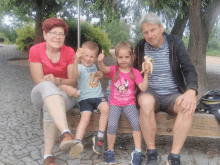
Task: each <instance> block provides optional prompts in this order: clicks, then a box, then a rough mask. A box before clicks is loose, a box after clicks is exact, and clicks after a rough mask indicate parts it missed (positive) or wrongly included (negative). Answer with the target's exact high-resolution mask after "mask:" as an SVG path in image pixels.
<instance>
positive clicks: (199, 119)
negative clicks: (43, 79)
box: [67, 108, 220, 138]
mask: <svg viewBox="0 0 220 165" xmlns="http://www.w3.org/2000/svg"><path fill="white" fill-rule="evenodd" d="M79 114H80V113H79V110H78V109H77V108H74V109H73V110H70V111H69V112H68V113H67V120H68V124H69V127H70V129H72V130H76V128H77V125H78V123H79V120H80V115H79ZM99 116H100V114H99V113H93V114H92V117H91V121H90V124H89V125H88V127H87V129H86V131H98V126H99ZM175 119H176V117H175V116H171V115H168V114H167V113H164V112H159V113H157V114H156V120H157V134H158V135H173V125H174V122H175ZM118 132H120V133H132V129H131V127H130V123H129V121H128V120H127V117H126V116H125V114H124V113H122V115H121V117H120V121H119V126H118ZM189 136H196V137H210V138H220V125H219V124H218V122H217V121H216V119H215V117H214V115H211V114H201V113H195V114H194V118H193V124H192V129H191V131H190V132H189Z"/></svg>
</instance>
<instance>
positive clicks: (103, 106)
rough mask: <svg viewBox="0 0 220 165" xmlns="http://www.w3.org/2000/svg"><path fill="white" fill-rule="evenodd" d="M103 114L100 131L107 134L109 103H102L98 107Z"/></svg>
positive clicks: (100, 120)
mask: <svg viewBox="0 0 220 165" xmlns="http://www.w3.org/2000/svg"><path fill="white" fill-rule="evenodd" d="M98 109H99V111H100V112H101V115H100V119H99V130H100V131H102V132H105V130H106V127H107V123H108V114H109V105H108V103H107V102H102V103H100V105H99V107H98Z"/></svg>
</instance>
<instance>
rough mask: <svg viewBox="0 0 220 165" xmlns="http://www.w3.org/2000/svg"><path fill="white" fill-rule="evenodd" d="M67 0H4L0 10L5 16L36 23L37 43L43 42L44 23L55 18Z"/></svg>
mask: <svg viewBox="0 0 220 165" xmlns="http://www.w3.org/2000/svg"><path fill="white" fill-rule="evenodd" d="M65 3H66V0H10V1H8V0H2V1H1V6H0V9H1V11H3V12H4V13H5V14H11V15H14V16H16V17H18V18H19V19H21V20H24V21H25V22H30V21H33V22H35V24H36V25H35V41H34V42H35V43H39V42H41V41H42V40H43V37H42V36H43V35H42V21H43V20H44V19H45V18H48V17H51V16H55V15H56V13H57V12H58V11H60V10H61V8H62V6H63V5H64V4H65Z"/></svg>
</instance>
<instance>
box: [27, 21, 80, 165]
mask: <svg viewBox="0 0 220 165" xmlns="http://www.w3.org/2000/svg"><path fill="white" fill-rule="evenodd" d="M67 32H68V26H67V24H66V23H65V22H64V21H63V20H62V19H58V18H49V19H46V20H45V21H44V22H43V36H44V39H45V42H43V43H40V44H37V45H34V46H33V47H31V49H30V53H29V62H30V70H31V75H32V78H33V81H34V83H35V87H34V88H33V90H32V92H31V99H32V102H33V104H34V107H35V108H37V109H43V114H44V116H43V121H44V126H43V129H44V144H45V151H44V164H45V165H57V163H56V162H55V158H54V156H53V154H52V150H53V147H54V144H55V139H56V137H57V134H58V131H60V132H61V138H60V149H61V150H68V149H70V148H71V147H72V150H71V151H70V156H73V157H77V156H78V153H77V152H78V151H77V148H75V147H73V146H74V145H75V144H76V143H77V141H76V140H75V137H74V136H73V135H72V133H71V132H70V129H69V127H68V124H67V118H66V111H68V110H70V109H71V108H72V107H73V106H74V104H75V98H74V97H78V96H79V92H78V91H77V90H76V89H75V88H73V87H72V86H75V85H76V79H73V76H72V75H73V62H74V57H75V52H74V50H73V49H72V48H70V47H67V46H65V45H64V40H65V36H66V34H67ZM79 152H80V151H79Z"/></svg>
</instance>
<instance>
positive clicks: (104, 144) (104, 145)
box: [102, 133, 107, 155]
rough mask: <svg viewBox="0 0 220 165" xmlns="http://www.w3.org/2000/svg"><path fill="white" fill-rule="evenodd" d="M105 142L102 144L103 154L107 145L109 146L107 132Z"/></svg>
mask: <svg viewBox="0 0 220 165" xmlns="http://www.w3.org/2000/svg"><path fill="white" fill-rule="evenodd" d="M104 139H105V140H104V143H103V145H102V154H103V155H104V153H105V148H106V146H107V133H105V136H104Z"/></svg>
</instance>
